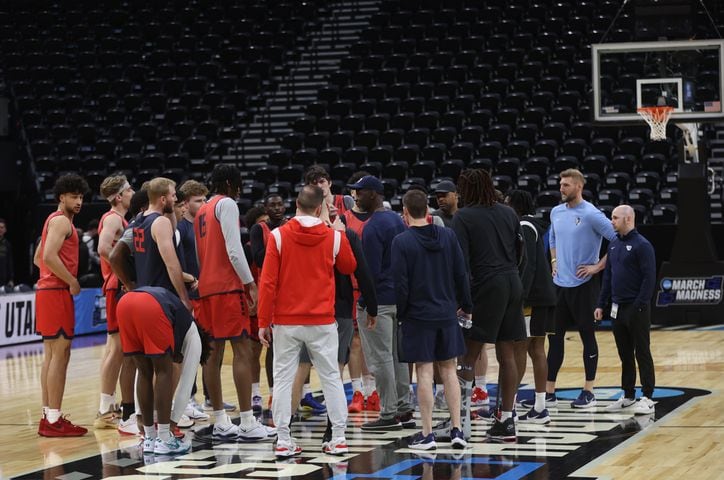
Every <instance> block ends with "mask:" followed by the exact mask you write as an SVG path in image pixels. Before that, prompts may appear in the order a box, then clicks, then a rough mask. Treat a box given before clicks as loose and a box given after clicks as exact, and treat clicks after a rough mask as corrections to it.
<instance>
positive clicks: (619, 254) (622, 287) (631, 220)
mask: <svg viewBox="0 0 724 480" xmlns="http://www.w3.org/2000/svg"><path fill="white" fill-rule="evenodd" d="M611 225H612V226H613V229H614V230H615V231H616V239H614V240H613V241H612V242H611V243H610V244H609V246H608V261H607V262H606V269H605V270H604V273H603V282H602V285H601V294H600V296H599V298H598V305H597V308H596V309H595V310H594V312H593V316H594V317H595V318H596V320H601V319H602V318H603V310H604V308H605V307H606V306H607V305H608V304H609V302H611V313H610V317H611V319H612V320H613V336H614V338H615V339H616V348H617V349H618V356H619V358H620V359H621V388H622V389H623V395H622V396H621V398H619V399H618V400H617V401H616V402H615V403H613V404H611V405H609V406H607V407H606V411H609V412H620V411H633V413H634V414H636V415H650V414H652V413H654V402H653V401H652V400H651V397H652V395H653V393H654V382H655V375H654V360H653V359H652V358H651V347H650V343H649V328H650V327H651V314H650V310H649V304H650V303H651V296H652V295H653V293H654V286H655V285H656V258H655V256H654V247H652V246H651V243H649V241H648V240H646V239H645V238H644V237H643V236H642V235H641V234H640V233H639V232H638V231H637V230H636V214H635V213H634V210H633V208H631V207H630V206H628V205H619V206H618V207H616V208H615V209H614V210H613V213H612V214H611ZM636 363H638V366H639V376H640V377H641V385H642V388H641V393H642V394H643V396H642V397H641V398H640V399H639V401H638V402H637V401H636V400H635V398H636Z"/></svg>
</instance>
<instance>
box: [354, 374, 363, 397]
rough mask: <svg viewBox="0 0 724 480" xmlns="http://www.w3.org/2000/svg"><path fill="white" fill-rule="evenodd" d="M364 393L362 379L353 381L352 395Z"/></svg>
mask: <svg viewBox="0 0 724 480" xmlns="http://www.w3.org/2000/svg"><path fill="white" fill-rule="evenodd" d="M361 391H362V377H359V378H353V379H352V393H354V392H361Z"/></svg>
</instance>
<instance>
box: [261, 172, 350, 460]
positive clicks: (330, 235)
mask: <svg viewBox="0 0 724 480" xmlns="http://www.w3.org/2000/svg"><path fill="white" fill-rule="evenodd" d="M324 201H325V200H324V194H323V192H322V189H321V188H319V187H316V186H312V185H306V186H305V187H304V188H303V189H302V191H301V192H300V193H299V196H298V197H297V201H296V203H297V214H296V216H295V217H294V218H293V219H292V220H290V221H289V222H287V223H286V224H285V225H284V226H282V227H280V228H277V229H275V230H273V231H272V233H271V235H272V238H273V240H272V241H270V243H269V245H268V247H267V249H266V257H265V259H264V268H263V269H262V273H261V288H260V295H259V297H260V304H259V338H260V339H261V341H262V342H263V343H264V345H268V344H269V343H270V342H271V330H270V328H269V327H270V325H271V323H272V320H273V322H274V344H275V348H274V379H275V380H276V395H275V396H274V400H273V402H272V411H273V413H274V419H275V422H276V423H277V425H278V432H279V438H278V441H277V445H276V447H275V454H276V455H277V456H278V457H290V456H294V455H298V454H299V453H301V451H302V449H301V447H299V446H298V445H296V443H295V442H294V440H293V439H292V437H291V435H290V432H289V422H290V420H291V402H290V401H289V397H290V396H291V387H292V381H293V378H294V376H295V374H296V371H297V366H298V364H299V353H300V349H301V347H302V345H306V347H307V349H308V351H309V353H310V356H311V358H312V360H313V362H314V365H315V367H316V369H317V372H318V374H319V377H320V381H321V383H322V390H323V391H324V395H325V398H326V399H327V402H328V408H329V417H330V420H331V422H332V439H331V440H330V441H328V442H325V444H324V445H323V446H322V450H323V452H324V453H327V454H333V455H339V454H344V453H347V452H348V451H349V449H348V447H347V442H346V440H345V436H344V432H345V428H346V423H347V405H346V401H345V396H344V387H343V385H342V380H341V378H340V374H339V367H338V365H337V354H338V346H339V344H338V336H337V335H338V334H337V327H336V325H335V316H334V315H335V311H334V303H335V298H334V297H335V283H334V281H335V280H334V270H335V268H336V269H337V270H338V271H339V272H340V273H342V274H345V275H349V274H351V273H352V272H353V271H354V270H355V268H356V266H357V262H356V260H355V258H354V255H353V253H352V249H351V248H350V245H349V242H348V241H347V237H346V236H345V235H343V234H342V232H340V231H338V230H334V229H331V228H329V227H328V226H326V225H325V224H324V223H323V222H322V221H321V220H320V218H319V217H320V215H321V213H322V206H323V203H324ZM337 225H338V226H341V228H344V226H343V225H341V223H340V222H337Z"/></svg>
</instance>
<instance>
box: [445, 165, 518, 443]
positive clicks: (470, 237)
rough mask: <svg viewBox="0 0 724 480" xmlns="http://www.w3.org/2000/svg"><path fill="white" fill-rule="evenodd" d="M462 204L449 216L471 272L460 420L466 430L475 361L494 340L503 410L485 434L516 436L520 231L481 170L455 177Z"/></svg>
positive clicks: (497, 438) (511, 438)
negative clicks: (469, 324)
mask: <svg viewBox="0 0 724 480" xmlns="http://www.w3.org/2000/svg"><path fill="white" fill-rule="evenodd" d="M458 191H459V192H460V199H461V201H462V204H463V207H462V208H461V209H460V210H458V212H457V214H456V215H455V217H454V218H453V227H452V228H453V230H455V233H456V234H457V237H458V240H459V241H460V245H461V247H462V250H463V254H464V256H465V259H466V262H467V264H468V268H469V270H470V275H471V290H472V297H473V325H472V328H470V329H467V330H466V332H465V336H466V339H465V341H466V346H467V351H466V353H465V355H463V356H462V357H460V359H459V362H458V363H459V368H460V370H459V372H458V377H459V380H460V384H461V386H462V394H461V396H462V404H463V408H462V410H463V411H462V414H461V415H462V423H463V432H464V433H465V437H466V438H469V436H470V428H471V427H470V392H471V390H472V383H473V377H474V370H473V369H474V365H475V362H476V361H477V359H478V357H479V356H480V352H481V350H482V348H483V344H485V343H495V349H496V354H497V356H498V362H499V363H500V386H499V388H500V392H501V399H502V402H501V403H502V410H501V416H500V418H499V419H498V418H496V419H494V423H493V426H492V427H491V429H490V430H489V431H488V436H489V437H490V438H491V439H492V440H493V441H515V440H516V431H515V423H514V420H513V403H514V397H515V393H516V390H517V388H518V383H517V382H518V372H517V368H516V363H515V355H514V343H515V342H516V341H519V340H523V339H524V338H526V333H525V322H524V320H523V303H522V302H523V285H522V284H521V281H520V277H519V275H518V264H519V262H520V258H521V256H522V236H521V231H520V223H519V222H518V217H517V216H516V215H515V212H514V211H513V209H512V208H510V207H507V206H505V205H502V204H500V203H499V202H498V201H497V197H496V194H495V187H494V186H493V181H492V179H491V178H490V174H489V173H488V172H487V171H486V170H482V169H476V170H465V171H464V172H463V173H461V174H460V178H459V180H458Z"/></svg>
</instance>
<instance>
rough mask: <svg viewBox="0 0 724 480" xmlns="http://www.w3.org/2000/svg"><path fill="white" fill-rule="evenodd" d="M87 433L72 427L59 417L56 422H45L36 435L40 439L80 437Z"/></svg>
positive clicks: (84, 430) (80, 428)
mask: <svg viewBox="0 0 724 480" xmlns="http://www.w3.org/2000/svg"><path fill="white" fill-rule="evenodd" d="M86 433H88V429H87V428H84V427H81V426H78V425H73V424H72V423H70V421H69V420H68V419H67V418H66V417H64V416H63V417H60V418H59V419H58V421H57V422H55V423H50V422H48V421H47V420H46V421H45V423H44V424H41V425H40V426H39V428H38V435H40V436H41V437H81V436H83V435H85V434H86Z"/></svg>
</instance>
